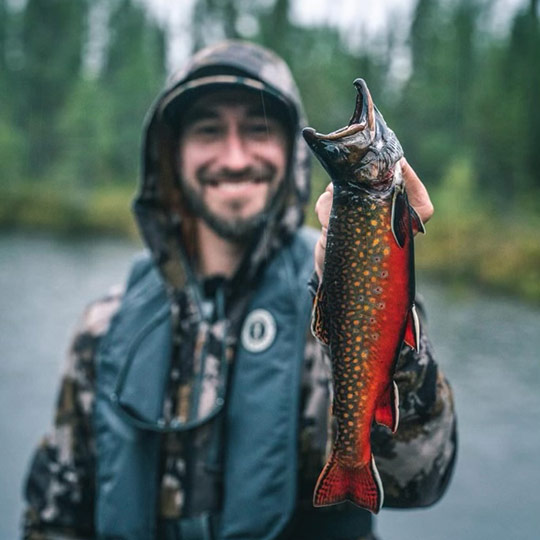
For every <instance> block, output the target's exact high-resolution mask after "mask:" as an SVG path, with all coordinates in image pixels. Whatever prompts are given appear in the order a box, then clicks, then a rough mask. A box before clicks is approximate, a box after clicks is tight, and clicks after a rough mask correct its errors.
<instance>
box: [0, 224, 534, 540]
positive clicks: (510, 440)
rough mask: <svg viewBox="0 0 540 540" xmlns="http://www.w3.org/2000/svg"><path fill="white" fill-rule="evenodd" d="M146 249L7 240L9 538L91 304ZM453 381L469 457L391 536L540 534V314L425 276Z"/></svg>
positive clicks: (0, 268) (387, 522)
mask: <svg viewBox="0 0 540 540" xmlns="http://www.w3.org/2000/svg"><path fill="white" fill-rule="evenodd" d="M138 249H139V246H137V245H136V244H130V243H127V242H123V241H120V240H111V239H99V240H95V239H88V240H82V241H81V240H78V241H73V240H67V239H58V238H53V237H50V236H36V235H19V234H17V235H14V234H9V235H8V234H4V235H1V236H0V298H1V299H2V300H1V309H0V343H1V350H2V355H3V357H2V361H1V364H0V441H1V442H0V480H1V481H0V539H2V540H3V539H6V540H8V539H12V538H13V539H15V538H18V537H19V533H18V523H19V520H20V514H21V509H22V495H21V493H22V487H21V486H22V480H23V477H24V475H25V471H26V468H27V465H28V462H29V459H30V456H31V453H32V449H33V448H34V447H35V445H36V444H37V443H38V441H39V439H40V437H41V436H42V435H43V433H44V432H45V431H46V430H47V427H48V426H49V425H50V424H51V419H52V411H53V407H54V401H55V397H56V391H57V384H58V374H59V371H60V369H61V366H62V363H63V362H64V358H65V350H66V347H67V344H68V341H69V336H70V334H71V333H72V331H73V329H74V327H75V324H76V321H77V318H78V317H79V316H80V314H81V312H82V310H83V308H84V306H85V304H86V303H87V302H88V301H90V300H91V299H95V298H99V296H100V295H102V294H103V293H104V292H106V291H107V290H108V288H109V287H110V286H111V285H114V284H116V283H121V282H122V280H123V277H124V276H125V273H126V271H127V268H128V267H129V264H130V261H131V260H132V257H133V255H134V254H135V253H136V252H137V250H138ZM418 289H419V291H420V292H421V293H422V294H423V296H424V298H425V301H426V305H427V309H428V317H429V320H428V324H429V329H430V335H431V338H432V341H433V343H434V345H435V350H436V352H437V357H438V359H439V363H440V364H441V366H442V368H443V370H444V371H445V373H446V374H447V376H448V378H449V380H450V381H451V383H452V386H453V389H454V394H455V400H456V407H457V411H458V418H459V436H460V445H459V457H458V463H457V468H456V472H455V476H454V479H453V481H452V483H451V485H450V488H449V490H448V493H447V494H446V495H445V497H444V498H443V499H442V500H441V501H440V502H439V503H437V504H436V505H435V506H434V507H432V508H428V509H422V510H414V511H410V510H408V511H403V510H383V511H382V512H381V515H380V518H379V519H378V522H377V531H378V533H379V535H380V536H381V538H382V540H413V539H414V540H418V539H420V540H438V539H441V540H446V539H448V540H450V539H459V540H481V539H487V538H489V539H490V540H503V539H504V540H508V539H512V540H531V539H534V538H539V537H540V536H539V535H540V495H539V493H540V427H539V426H540V353H539V351H540V310H539V309H537V308H533V307H531V306H528V305H525V304H522V303H520V302H517V301H514V300H510V299H507V298H501V297H492V296H487V295H485V294H482V293H480V292H477V291H472V290H468V291H463V290H462V291H460V292H459V294H455V293H453V291H452V290H451V289H449V288H447V287H445V286H444V285H442V284H440V283H436V282H432V281H430V280H427V279H425V278H422V276H421V277H420V278H419V285H418Z"/></svg>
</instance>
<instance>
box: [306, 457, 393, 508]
mask: <svg viewBox="0 0 540 540" xmlns="http://www.w3.org/2000/svg"><path fill="white" fill-rule="evenodd" d="M383 499H384V492H383V487H382V483H381V479H380V477H379V472H378V471H377V467H376V465H375V460H374V459H373V455H372V456H371V460H370V461H369V463H367V464H366V465H364V466H363V467H346V466H345V465H343V464H341V463H340V462H339V461H338V460H337V459H336V458H335V457H334V453H333V452H332V455H331V456H330V459H329V460H328V463H327V464H326V465H325V467H324V469H323V471H322V473H321V475H320V476H319V479H318V481H317V485H316V487H315V493H314V494H313V506H329V505H332V504H338V503H340V502H344V501H347V500H348V501H351V502H352V503H354V504H356V505H357V506H360V507H361V508H365V509H366V510H369V511H370V512H373V513H374V514H377V513H378V512H379V510H380V509H381V507H382V505H383Z"/></svg>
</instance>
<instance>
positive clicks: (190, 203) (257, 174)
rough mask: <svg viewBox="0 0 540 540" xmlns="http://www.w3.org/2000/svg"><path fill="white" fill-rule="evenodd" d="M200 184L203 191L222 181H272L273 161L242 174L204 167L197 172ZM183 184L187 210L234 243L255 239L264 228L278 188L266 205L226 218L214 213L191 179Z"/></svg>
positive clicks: (273, 174)
mask: <svg viewBox="0 0 540 540" xmlns="http://www.w3.org/2000/svg"><path fill="white" fill-rule="evenodd" d="M196 178H197V181H198V185H199V186H201V187H202V189H203V190H204V187H205V186H209V185H213V184H216V183H217V182H223V181H231V182H234V181H242V180H243V179H250V180H251V179H256V181H257V182H268V183H271V182H272V181H273V180H274V181H275V178H276V169H275V167H273V166H272V165H270V164H265V165H261V166H260V167H257V169H249V170H247V171H243V172H242V173H241V174H230V173H225V174H223V173H216V174H213V173H209V172H207V171H206V170H205V169H204V168H203V169H201V170H200V171H198V172H197V175H196ZM180 186H181V190H182V194H183V195H184V200H185V202H186V204H187V207H188V209H189V210H190V211H191V212H192V213H193V215H194V216H195V217H197V218H200V219H202V220H203V221H204V222H205V223H206V224H207V225H208V226H209V227H210V228H211V229H212V230H213V231H214V232H215V233H216V234H217V235H218V236H220V237H221V238H223V239H225V240H228V241H230V242H234V243H244V242H247V241H250V240H252V239H253V238H254V237H255V236H256V235H257V233H258V232H259V231H260V230H261V229H262V228H263V227H264V225H265V224H266V221H267V217H268V215H269V210H270V208H271V206H272V205H273V204H272V201H273V199H274V198H275V197H274V196H275V195H276V193H277V191H279V190H278V189H270V190H269V192H268V195H267V200H266V202H265V205H264V208H263V209H262V210H261V211H260V212H258V213H257V214H255V215H253V216H249V217H228V218H226V217H223V216H219V215H217V214H216V213H215V212H213V211H212V210H211V209H210V208H209V207H208V205H207V204H206V202H205V201H204V197H203V193H204V192H203V191H198V190H197V189H196V188H194V187H193V186H191V185H190V184H189V183H188V182H185V181H183V180H182V179H180Z"/></svg>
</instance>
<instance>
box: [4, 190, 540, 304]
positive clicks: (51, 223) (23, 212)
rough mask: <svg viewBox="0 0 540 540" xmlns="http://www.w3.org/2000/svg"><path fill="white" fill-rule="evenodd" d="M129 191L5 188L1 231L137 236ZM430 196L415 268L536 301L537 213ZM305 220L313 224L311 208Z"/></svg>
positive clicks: (539, 284) (539, 260) (539, 268)
mask: <svg viewBox="0 0 540 540" xmlns="http://www.w3.org/2000/svg"><path fill="white" fill-rule="evenodd" d="M133 193H134V190H133V188H132V187H127V186H119V187H118V186H111V187H102V188H100V189H96V190H93V191H91V192H88V193H86V194H85V193H80V191H79V192H77V193H76V194H75V193H71V192H70V191H69V190H65V189H63V190H60V189H58V188H57V187H55V186H50V185H36V186H25V187H24V188H20V189H19V188H18V189H17V190H16V191H6V190H2V192H1V193H0V229H17V230H31V231H35V230H38V231H46V232H52V233H55V234H59V235H69V236H73V235H116V236H120V237H129V238H137V236H138V233H137V229H136V226H135V223H134V220H133V217H132V214H131V210H130V204H131V200H132V198H133ZM434 200H435V208H436V213H435V216H434V218H433V219H432V220H431V221H430V222H429V223H428V224H427V234H426V235H425V236H419V237H418V239H417V242H416V250H417V257H416V264H417V268H418V269H419V270H420V271H422V272H424V273H427V274H429V275H431V276H434V277H438V278H442V279H444V280H445V281H447V282H449V283H450V284H452V285H453V286H455V287H457V288H459V287H466V286H470V285H474V286H481V287H483V288H485V289H486V290H488V291H490V292H497V293H503V294H508V295H512V296H516V297H518V298H521V299H524V300H527V301H530V302H534V303H540V242H538V236H537V234H538V233H537V231H538V229H539V227H540V219H538V218H534V217H525V216H508V215H506V216H503V217H501V216H498V215H497V217H496V213H495V212H490V211H489V210H487V209H485V208H484V209H482V208H480V207H479V206H478V205H477V204H474V202H471V200H470V199H469V201H468V204H467V205H466V206H464V204H463V203H460V204H449V201H448V198H447V197H446V198H445V197H444V194H437V193H435V195H434ZM312 207H313V205H311V208H312ZM307 221H308V223H309V224H311V225H313V226H317V222H316V217H315V215H314V213H313V212H312V211H311V212H309V213H308V218H307Z"/></svg>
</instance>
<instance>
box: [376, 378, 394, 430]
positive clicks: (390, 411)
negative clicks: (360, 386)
mask: <svg viewBox="0 0 540 540" xmlns="http://www.w3.org/2000/svg"><path fill="white" fill-rule="evenodd" d="M375 422H377V424H381V425H383V426H386V427H387V428H390V429H391V430H392V433H395V432H396V430H397V427H398V424H399V391H398V387H397V384H396V383H395V382H394V381H392V382H391V384H389V385H388V387H387V388H386V390H385V391H384V392H383V394H382V396H381V398H380V399H379V401H378V402H377V408H376V409H375Z"/></svg>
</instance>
